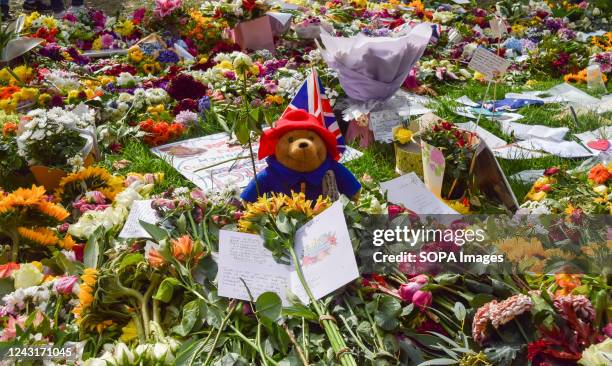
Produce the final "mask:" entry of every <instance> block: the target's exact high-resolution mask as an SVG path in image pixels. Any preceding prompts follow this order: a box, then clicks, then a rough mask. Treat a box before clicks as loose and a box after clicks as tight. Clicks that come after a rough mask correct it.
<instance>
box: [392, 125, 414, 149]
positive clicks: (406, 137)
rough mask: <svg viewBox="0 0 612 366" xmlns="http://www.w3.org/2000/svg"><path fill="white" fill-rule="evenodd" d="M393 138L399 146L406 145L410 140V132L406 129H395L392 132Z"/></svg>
mask: <svg viewBox="0 0 612 366" xmlns="http://www.w3.org/2000/svg"><path fill="white" fill-rule="evenodd" d="M393 138H394V139H395V140H396V141H397V142H399V143H400V144H402V145H403V144H407V143H408V142H410V140H411V139H412V131H410V130H409V129H407V128H403V127H401V128H396V129H395V131H394V132H393Z"/></svg>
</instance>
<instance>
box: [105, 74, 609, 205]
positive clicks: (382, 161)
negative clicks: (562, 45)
mask: <svg viewBox="0 0 612 366" xmlns="http://www.w3.org/2000/svg"><path fill="white" fill-rule="evenodd" d="M560 82H561V81H558V80H552V81H547V82H541V83H538V84H536V85H534V86H533V87H532V90H546V89H549V88H550V87H552V86H555V85H557V84H559V83H560ZM435 90H436V92H437V93H438V97H436V98H435V99H436V103H435V106H434V107H433V109H434V111H435V113H436V114H438V115H439V116H440V117H442V118H445V119H448V120H450V121H453V122H456V123H461V122H468V121H469V119H468V118H466V117H462V116H458V115H456V114H455V113H454V112H453V110H454V107H456V105H457V103H455V102H454V99H456V98H458V97H460V96H462V95H467V96H468V97H470V98H471V99H472V100H474V101H480V100H482V97H483V93H484V91H485V85H483V84H481V83H479V82H475V81H470V82H467V83H463V84H450V83H443V84H440V85H436V86H435ZM522 90H525V89H524V88H523V87H520V86H519V87H516V86H509V85H499V86H498V87H497V88H491V91H490V95H489V98H488V99H492V98H493V92H494V91H495V94H496V96H497V99H501V98H503V96H504V95H505V93H507V92H519V91H522ZM517 113H520V114H522V115H523V116H524V118H523V119H522V120H520V121H519V122H521V123H526V124H541V125H545V126H551V127H568V128H569V129H570V133H578V132H584V131H589V130H593V129H595V128H597V127H600V126H602V125H604V124H609V123H610V118H611V116H612V113H607V114H606V115H604V116H599V115H596V114H583V115H580V116H579V123H578V124H576V122H575V121H574V119H573V118H572V116H571V115H570V114H569V113H568V108H567V107H564V106H562V105H554V104H547V105H544V106H534V107H526V108H522V109H521V110H519V111H518V112H517ZM559 116H562V117H561V118H559ZM480 125H481V126H482V127H484V128H485V129H487V130H489V131H491V132H493V133H495V134H496V135H498V136H499V137H501V138H502V139H504V140H506V141H508V142H512V141H513V137H512V136H508V135H504V134H503V133H502V132H501V130H500V128H499V126H498V125H497V124H496V123H495V122H493V121H489V120H486V119H484V118H483V119H481V122H480ZM219 131H221V128H220V126H202V127H199V128H196V129H194V130H193V131H191V132H190V134H189V136H188V138H191V137H196V136H202V135H206V134H210V133H215V132H219ZM567 138H571V137H570V136H569V135H568V137H567ZM353 147H355V148H358V146H356V145H355V146H353ZM363 153H364V155H363V157H361V158H360V159H357V160H354V161H351V162H349V163H347V164H346V165H347V167H348V168H349V169H350V170H351V171H352V172H353V173H354V174H355V176H357V177H361V176H363V175H364V174H368V175H369V176H371V177H372V178H373V179H374V180H375V181H385V180H388V179H391V178H393V177H395V176H396V173H395V156H394V151H393V146H392V145H391V144H379V143H376V144H374V145H372V146H371V147H370V148H368V149H367V150H365V151H363ZM120 159H127V160H129V161H131V164H130V165H129V166H128V167H126V168H125V169H123V170H121V171H119V173H123V174H125V173H127V172H130V171H134V172H139V173H147V172H163V173H164V175H165V180H164V183H163V184H161V185H159V186H158V187H157V188H156V191H163V190H165V189H167V188H170V187H180V186H187V187H193V184H192V183H191V182H189V181H188V180H187V179H185V178H184V177H183V176H181V175H180V174H179V173H178V172H177V171H176V170H174V168H172V166H170V165H169V164H168V163H166V162H165V161H163V160H162V159H160V158H158V157H156V156H155V155H153V154H152V153H151V152H150V149H149V147H148V146H146V145H145V144H144V143H142V142H139V141H135V140H132V141H130V142H128V143H126V145H125V146H124V149H123V151H122V152H121V154H116V155H110V154H109V155H106V156H105V159H104V160H103V161H102V163H101V164H102V165H104V166H106V167H107V168H111V167H112V165H113V163H114V162H115V161H117V160H120ZM581 162H582V160H580V159H563V158H559V157H555V156H547V157H544V158H539V159H530V160H503V159H500V160H499V163H500V165H501V167H502V169H503V170H504V172H505V174H506V176H507V177H510V176H511V175H513V174H515V173H518V172H520V171H523V170H528V169H545V168H548V167H551V166H559V167H562V168H566V169H569V168H573V167H575V166H577V165H578V164H580V163H581ZM510 184H511V186H512V188H513V190H514V192H515V195H516V197H517V198H518V200H519V201H522V200H523V197H524V196H525V194H526V193H527V191H528V190H529V188H530V187H529V185H526V184H524V183H522V182H520V181H513V180H510Z"/></svg>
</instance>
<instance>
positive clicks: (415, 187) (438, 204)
mask: <svg viewBox="0 0 612 366" xmlns="http://www.w3.org/2000/svg"><path fill="white" fill-rule="evenodd" d="M380 188H381V190H382V191H383V192H385V191H386V192H387V199H388V200H389V202H393V203H395V204H401V205H403V206H404V207H406V208H407V209H409V210H411V211H414V212H415V213H417V214H419V215H457V214H458V212H457V211H455V210H453V209H452V208H450V207H448V206H447V205H446V204H445V203H444V202H442V201H441V200H440V199H439V198H438V197H436V195H434V194H433V193H432V192H431V191H430V190H429V189H428V188H427V186H425V184H424V183H423V182H422V181H421V180H420V179H419V177H418V176H417V175H416V173H414V172H412V173H410V174H405V175H402V176H401V177H398V178H395V179H392V180H389V181H387V182H383V183H381V184H380Z"/></svg>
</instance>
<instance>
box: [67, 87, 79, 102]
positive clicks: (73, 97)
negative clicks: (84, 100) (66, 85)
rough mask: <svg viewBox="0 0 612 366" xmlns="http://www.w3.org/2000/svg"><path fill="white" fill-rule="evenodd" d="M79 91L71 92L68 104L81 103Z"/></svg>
mask: <svg viewBox="0 0 612 366" xmlns="http://www.w3.org/2000/svg"><path fill="white" fill-rule="evenodd" d="M79 94H80V93H79V91H78V90H71V91H69V92H68V103H76V102H78V101H79V99H80V98H79Z"/></svg>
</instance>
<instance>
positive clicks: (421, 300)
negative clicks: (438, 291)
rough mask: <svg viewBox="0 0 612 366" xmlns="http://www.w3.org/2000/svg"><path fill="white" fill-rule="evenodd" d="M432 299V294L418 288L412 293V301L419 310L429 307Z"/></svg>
mask: <svg viewBox="0 0 612 366" xmlns="http://www.w3.org/2000/svg"><path fill="white" fill-rule="evenodd" d="M432 299H433V296H432V294H431V292H429V291H421V290H418V291H417V292H415V293H414V295H412V303H413V304H414V305H415V306H417V307H418V308H419V309H421V310H423V309H425V308H426V307H429V306H430V305H431V301H432Z"/></svg>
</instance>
